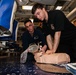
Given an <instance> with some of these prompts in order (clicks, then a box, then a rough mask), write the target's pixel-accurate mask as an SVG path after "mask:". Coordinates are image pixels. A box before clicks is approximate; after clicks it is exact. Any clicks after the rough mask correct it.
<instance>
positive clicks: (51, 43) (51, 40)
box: [46, 35, 53, 50]
mask: <svg viewBox="0 0 76 75" xmlns="http://www.w3.org/2000/svg"><path fill="white" fill-rule="evenodd" d="M46 41H47V45H48V47H49V49H50V50H51V49H52V48H53V39H52V37H51V35H48V36H47V37H46Z"/></svg>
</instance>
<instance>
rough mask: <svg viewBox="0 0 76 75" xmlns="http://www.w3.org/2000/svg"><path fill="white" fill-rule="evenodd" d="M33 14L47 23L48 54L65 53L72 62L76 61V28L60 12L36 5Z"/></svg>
mask: <svg viewBox="0 0 76 75" xmlns="http://www.w3.org/2000/svg"><path fill="white" fill-rule="evenodd" d="M32 14H34V16H35V17H36V18H38V19H39V20H41V21H43V22H46V25H47V27H46V30H47V31H48V32H47V43H48V46H49V49H50V50H49V51H47V53H55V52H64V53H67V54H69V55H70V58H71V62H75V61H76V27H75V26H74V25H73V24H72V23H71V22H70V21H69V20H68V19H67V18H66V16H65V15H64V13H63V12H62V11H60V10H51V11H46V9H45V7H44V5H42V4H39V3H37V4H35V5H34V6H33V8H32Z"/></svg>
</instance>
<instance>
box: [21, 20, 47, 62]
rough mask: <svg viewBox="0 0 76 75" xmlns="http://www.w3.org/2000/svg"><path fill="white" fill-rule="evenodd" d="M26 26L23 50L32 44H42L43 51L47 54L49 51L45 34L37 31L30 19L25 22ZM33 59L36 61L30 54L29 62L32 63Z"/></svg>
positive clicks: (23, 36)
mask: <svg viewBox="0 0 76 75" xmlns="http://www.w3.org/2000/svg"><path fill="white" fill-rule="evenodd" d="M24 26H25V28H26V31H25V32H24V33H23V35H22V46H23V50H26V49H27V48H28V47H29V45H31V44H37V45H38V43H39V42H41V45H42V49H41V50H42V51H43V52H45V50H46V49H47V45H46V40H45V37H44V35H43V33H42V32H41V31H39V30H37V29H35V28H34V24H33V23H32V22H31V20H29V19H26V20H25V22H24ZM33 59H34V58H33V54H32V53H30V52H28V57H27V61H32V60H33Z"/></svg>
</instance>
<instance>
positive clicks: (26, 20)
mask: <svg viewBox="0 0 76 75" xmlns="http://www.w3.org/2000/svg"><path fill="white" fill-rule="evenodd" d="M27 22H31V23H32V21H31V20H29V19H25V21H24V25H25V24H26V23H27Z"/></svg>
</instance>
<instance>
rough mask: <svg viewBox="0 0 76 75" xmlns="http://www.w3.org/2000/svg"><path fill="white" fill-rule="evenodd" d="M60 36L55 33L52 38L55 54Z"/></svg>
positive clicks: (58, 33) (59, 33)
mask: <svg viewBox="0 0 76 75" xmlns="http://www.w3.org/2000/svg"><path fill="white" fill-rule="evenodd" d="M60 35H61V32H60V31H59V32H56V33H55V36H54V44H53V48H52V50H53V52H56V50H57V48H58V45H59V42H60Z"/></svg>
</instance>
